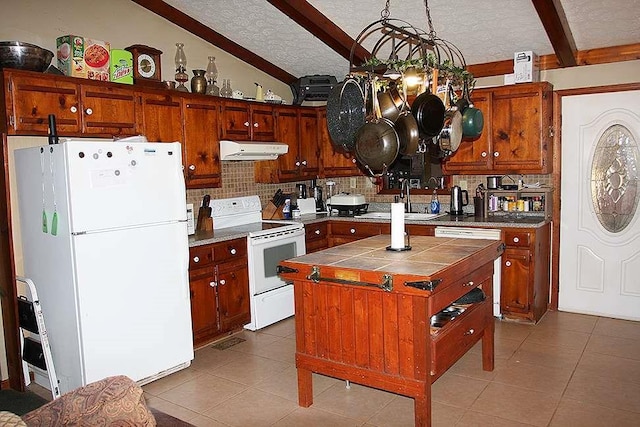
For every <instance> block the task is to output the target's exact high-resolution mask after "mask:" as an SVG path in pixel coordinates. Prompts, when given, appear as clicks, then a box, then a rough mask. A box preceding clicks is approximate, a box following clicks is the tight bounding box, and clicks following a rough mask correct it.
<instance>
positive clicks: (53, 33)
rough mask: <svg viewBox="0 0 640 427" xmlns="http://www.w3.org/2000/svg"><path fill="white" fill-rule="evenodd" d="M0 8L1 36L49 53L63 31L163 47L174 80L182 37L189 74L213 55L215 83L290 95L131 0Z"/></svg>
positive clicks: (168, 76)
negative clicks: (176, 59)
mask: <svg viewBox="0 0 640 427" xmlns="http://www.w3.org/2000/svg"><path fill="white" fill-rule="evenodd" d="M8 3H11V6H8V5H7V4H8ZM0 10H1V11H2V12H1V13H0V40H15V41H22V42H27V43H33V44H36V45H38V46H40V47H43V48H45V49H49V50H51V51H52V52H54V53H55V51H56V38H57V37H59V36H61V35H65V34H74V35H79V36H84V37H90V38H93V39H97V40H104V41H108V42H109V43H111V48H112V49H124V48H125V47H127V46H130V45H133V44H143V45H147V46H151V47H154V48H156V49H159V50H161V51H162V52H163V54H162V61H161V62H162V79H163V80H174V75H175V64H174V57H175V53H176V43H177V42H181V43H184V50H185V54H186V56H187V69H188V73H189V76H192V75H193V74H192V73H191V70H193V69H198V68H199V69H206V68H207V64H208V62H209V61H208V56H215V57H216V66H217V67H218V86H222V83H221V82H222V79H231V85H232V87H233V89H239V90H241V91H243V92H244V93H245V94H247V95H250V96H253V95H254V94H255V88H256V87H255V84H254V82H258V83H261V84H262V86H263V87H264V90H265V92H266V91H267V90H268V89H271V90H272V91H273V92H274V93H275V94H277V95H280V96H282V98H283V99H284V100H285V102H287V103H291V101H292V98H293V95H292V93H291V89H290V88H289V85H287V84H285V83H282V82H280V81H279V80H276V79H274V78H273V77H270V76H269V75H267V74H265V73H263V72H262V71H259V70H258V69H256V68H254V67H252V66H250V65H248V64H246V63H245V62H242V61H240V60H238V59H236V58H235V57H234V56H232V55H229V54H227V53H226V52H224V51H222V50H220V49H218V48H217V47H215V46H213V45H211V44H209V43H208V42H205V41H204V40H202V39H200V38H198V37H196V36H194V35H192V34H190V33H188V32H186V31H185V30H183V29H182V28H180V27H178V26H176V25H174V24H172V23H169V21H167V20H165V19H164V18H162V17H160V16H158V15H156V14H154V13H152V12H150V11H148V10H147V9H145V8H143V7H142V6H139V5H138V4H136V3H134V2H132V1H131V0H108V1H88V0H2V1H0ZM214 30H215V28H214ZM54 64H55V62H54ZM187 86H188V84H187Z"/></svg>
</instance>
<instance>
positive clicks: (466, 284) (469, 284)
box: [462, 280, 475, 286]
mask: <svg viewBox="0 0 640 427" xmlns="http://www.w3.org/2000/svg"><path fill="white" fill-rule="evenodd" d="M474 285H475V283H473V280H469V281H468V282H467V283H465V284H464V285H462V286H474Z"/></svg>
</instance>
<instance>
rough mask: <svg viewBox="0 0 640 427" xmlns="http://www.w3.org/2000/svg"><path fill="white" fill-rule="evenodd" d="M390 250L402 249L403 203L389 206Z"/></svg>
mask: <svg viewBox="0 0 640 427" xmlns="http://www.w3.org/2000/svg"><path fill="white" fill-rule="evenodd" d="M391 249H404V203H392V204H391Z"/></svg>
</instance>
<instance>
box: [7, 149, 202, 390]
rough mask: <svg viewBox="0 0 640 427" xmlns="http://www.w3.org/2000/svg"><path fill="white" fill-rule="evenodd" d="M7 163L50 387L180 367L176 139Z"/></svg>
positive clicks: (24, 153) (186, 330) (189, 344)
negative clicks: (49, 361) (12, 166)
mask: <svg viewBox="0 0 640 427" xmlns="http://www.w3.org/2000/svg"><path fill="white" fill-rule="evenodd" d="M15 159H16V180H17V187H18V202H19V212H20V220H21V236H22V242H23V258H24V276H25V277H27V278H30V279H31V280H33V281H34V283H35V285H36V289H37V291H38V296H39V298H40V302H41V306H42V311H43V315H44V321H45V326H46V328H47V332H48V335H49V341H50V344H51V352H52V356H53V361H54V367H55V370H56V374H57V376H58V380H59V382H60V391H61V393H65V392H68V391H70V390H73V389H74V388H77V387H80V386H82V385H85V384H87V383H90V382H92V381H96V380H99V379H102V378H104V377H106V376H110V375H120V374H123V375H127V376H129V377H130V378H132V379H133V380H134V381H138V382H139V384H145V383H148V382H150V381H153V380H154V379H157V378H160V377H162V376H165V375H168V374H170V373H172V372H175V371H177V370H179V369H182V368H185V367H187V366H189V364H190V363H191V360H193V339H192V332H191V309H190V299H189V283H188V257H189V253H188V251H189V248H188V236H187V222H186V209H185V201H186V194H185V184H184V178H183V174H182V159H181V149H180V144H179V143H177V142H176V143H146V142H119V141H112V140H96V139H93V140H92V139H77V140H66V141H65V140H63V142H61V143H60V144H54V145H46V146H42V147H34V148H25V149H20V150H16V151H15ZM36 381H37V382H38V383H39V384H41V385H42V386H44V387H46V388H49V382H48V379H47V378H46V377H44V378H39V377H38V376H37V375H36Z"/></svg>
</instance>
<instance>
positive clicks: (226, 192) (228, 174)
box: [187, 161, 551, 206]
mask: <svg viewBox="0 0 640 427" xmlns="http://www.w3.org/2000/svg"><path fill="white" fill-rule="evenodd" d="M253 165H254V162H252V161H236V162H222V187H221V188H207V189H198V190H187V203H193V204H194V206H200V204H201V203H202V197H203V196H204V195H205V194H209V195H210V196H211V198H213V199H224V198H229V197H237V196H251V195H254V194H257V195H258V196H259V197H260V201H261V202H262V205H263V206H264V205H265V204H266V203H267V202H268V201H269V200H270V199H271V197H272V196H273V194H274V193H275V192H276V190H278V189H279V188H280V189H282V191H283V192H284V193H293V192H294V191H295V184H296V183H295V182H290V183H282V184H258V183H255V182H254V175H253ZM487 176H488V175H455V176H454V177H453V184H454V185H460V183H461V181H466V182H467V189H468V191H469V197H473V195H474V190H475V188H476V187H477V186H478V184H480V183H483V184H484V185H485V187H486V185H487ZM508 177H511V178H512V179H513V180H514V183H517V182H518V179H520V178H522V179H523V181H524V182H525V183H526V184H533V183H536V182H539V183H540V184H541V185H546V186H551V175H508ZM508 177H507V176H505V177H504V178H503V182H505V183H509V182H510V180H509V178H508ZM354 178H355V181H356V186H355V188H351V180H352V178H332V179H318V180H317V184H318V185H319V186H321V187H322V188H323V195H324V197H325V198H326V197H327V187H326V182H327V181H333V182H335V183H336V184H335V186H334V192H342V191H343V192H348V193H358V194H363V195H364V196H365V199H366V200H367V201H369V202H376V203H391V202H393V195H391V194H389V195H378V194H377V191H378V189H377V187H376V186H375V185H373V184H372V183H371V179H370V178H368V177H365V176H357V177H354ZM300 182H301V183H305V184H307V188H309V187H310V184H311V181H310V180H303V181H300ZM438 198H439V199H440V205H441V206H448V204H449V197H448V196H446V195H444V196H442V195H440V196H438ZM430 200H431V195H430V194H429V195H423V194H420V195H418V194H415V195H412V201H413V202H415V203H425V204H428V203H429V201H430Z"/></svg>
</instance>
